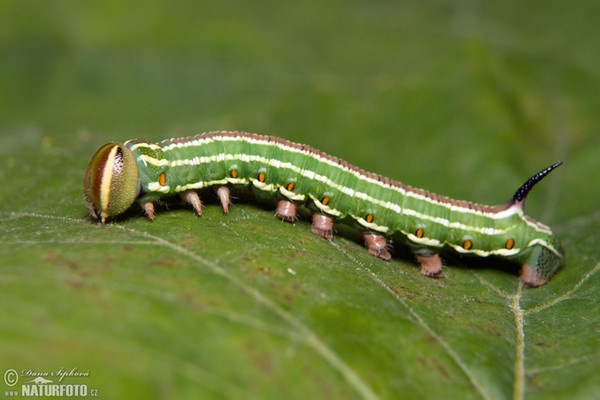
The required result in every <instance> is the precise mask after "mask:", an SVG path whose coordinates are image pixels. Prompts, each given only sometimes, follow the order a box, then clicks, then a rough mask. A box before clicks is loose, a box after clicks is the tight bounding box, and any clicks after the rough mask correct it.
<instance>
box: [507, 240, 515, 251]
mask: <svg viewBox="0 0 600 400" xmlns="http://www.w3.org/2000/svg"><path fill="white" fill-rule="evenodd" d="M505 247H506V248H507V249H508V250H512V249H513V248H514V247H515V239H513V238H510V239H508V240H507V241H506V245H505Z"/></svg>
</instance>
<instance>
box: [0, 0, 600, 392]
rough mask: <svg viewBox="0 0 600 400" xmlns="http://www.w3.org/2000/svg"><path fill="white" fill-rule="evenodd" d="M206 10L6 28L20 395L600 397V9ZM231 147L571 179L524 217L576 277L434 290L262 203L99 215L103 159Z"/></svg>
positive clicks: (0, 127) (508, 179)
mask: <svg viewBox="0 0 600 400" xmlns="http://www.w3.org/2000/svg"><path fill="white" fill-rule="evenodd" d="M202 3H203V2H200V3H197V4H196V5H186V6H183V5H175V6H174V5H173V4H169V5H167V4H165V5H162V4H160V3H157V4H153V5H151V6H150V5H147V4H146V3H138V4H136V3H130V5H123V4H121V2H116V1H113V2H110V1H109V2H104V3H103V4H102V5H91V3H89V4H88V3H81V2H53V4H52V6H51V7H50V6H49V7H48V8H47V9H44V10H42V9H41V8H40V4H38V3H26V2H5V3H3V4H2V6H0V7H1V11H2V14H1V15H2V19H3V21H0V22H2V24H1V25H2V28H1V30H0V46H1V50H2V54H3V62H2V63H1V64H0V83H1V84H2V87H4V88H5V89H3V90H2V93H1V94H0V156H1V157H0V159H1V161H0V163H1V164H0V165H1V166H2V168H0V242H1V243H2V247H1V248H0V306H1V307H2V317H1V318H0V339H1V340H0V373H2V374H4V373H5V371H9V370H11V369H14V370H15V371H17V373H18V374H20V375H21V376H20V377H19V382H18V384H17V385H15V386H14V387H9V386H8V385H7V384H6V382H3V381H0V385H3V386H2V388H3V389H4V391H5V395H6V396H9V395H11V394H12V393H13V392H12V391H14V390H16V391H18V393H19V394H21V392H20V390H21V385H23V384H26V382H28V381H31V380H32V379H33V376H22V375H23V372H24V371H25V372H26V371H28V370H31V371H33V372H38V373H43V372H52V371H58V370H60V369H61V368H64V369H65V370H69V371H70V370H72V369H73V368H77V370H78V371H79V372H89V375H88V376H82V377H65V378H64V379H63V381H62V382H61V383H65V384H85V385H87V386H88V388H89V389H88V390H89V391H90V393H91V390H92V389H97V390H98V394H99V396H100V397H101V398H149V397H150V398H152V397H154V398H215V399H222V398H250V399H253V398H255V399H263V398H302V399H305V398H456V399H463V398H484V399H508V398H513V399H523V398H543V399H562V398H594V397H597V396H598V393H599V390H600V384H599V383H598V382H600V340H599V339H600V323H599V315H600V304H599V300H598V299H599V298H600V292H599V291H600V289H599V288H600V274H599V270H600V250H598V246H597V243H598V241H599V240H600V232H599V229H598V227H599V226H600V209H598V201H597V199H598V196H599V194H600V189H599V188H598V185H596V181H597V179H598V172H599V171H600V157H598V154H600V135H598V131H599V129H598V128H599V127H600V117H598V115H597V109H598V100H597V93H598V92H599V89H600V84H599V83H600V80H599V79H598V78H599V77H598V72H597V71H598V68H597V66H598V65H599V61H600V54H598V52H597V51H595V47H594V43H595V42H594V40H592V38H593V37H595V36H594V34H596V36H597V34H598V28H597V23H596V22H595V19H596V15H597V11H598V10H597V6H594V5H589V6H586V5H585V3H583V2H577V3H569V4H568V5H565V6H564V7H565V8H564V9H563V8H561V6H558V5H552V4H547V3H545V2H544V3H540V4H535V3H523V4H521V3H519V2H514V4H512V3H510V2H509V3H502V4H496V5H493V4H492V3H490V4H489V5H485V4H479V3H468V2H463V3H462V4H458V5H456V4H454V3H453V2H448V3H447V4H446V3H444V2H431V3H422V2H415V3H411V2H405V3H403V4H396V3H395V2H390V3H386V2H381V3H379V4H376V5H375V4H368V3H365V4H360V3H351V4H350V3H348V4H346V3H340V4H337V3H334V2H320V4H319V5H318V7H317V6H316V5H315V6H309V5H298V6H295V7H291V6H284V5H282V4H280V3H279V2H263V3H254V2H253V3H248V4H247V5H246V4H237V3H235V2H228V1H224V2H218V4H216V3H214V2H211V3H208V2H207V3H206V4H202ZM34 4H35V7H34V6H33V5H34ZM27 5H29V6H31V7H30V8H28V7H27ZM213 129H243V130H251V131H257V132H259V133H265V134H277V135H280V136H283V137H286V138H288V139H292V140H296V141H300V142H306V143H309V144H311V145H313V146H315V147H317V148H320V149H322V150H325V151H328V152H330V153H332V154H335V155H337V156H340V157H343V158H345V159H347V160H348V161H350V162H352V163H354V164H357V165H359V166H361V167H363V168H367V169H369V170H372V171H375V172H379V173H382V174H384V175H387V176H390V177H392V178H395V179H400V180H402V181H404V182H406V183H409V184H413V185H416V186H420V187H425V188H427V189H431V190H434V191H435V192H439V193H443V194H446V195H451V196H453V197H458V198H465V199H469V200H474V201H479V202H485V203H500V202H503V201H505V200H506V199H508V198H509V197H510V195H511V194H512V192H513V191H514V190H515V189H516V188H517V187H518V186H519V185H520V184H521V183H522V182H523V181H524V180H525V179H526V178H527V177H529V176H530V175H531V174H533V173H534V172H536V171H537V170H539V169H541V168H542V167H544V166H545V165H547V164H550V163H551V162H553V161H555V160H557V159H563V160H564V161H565V166H563V167H561V169H560V170H557V171H556V172H553V173H552V176H550V177H548V178H546V179H545V180H544V182H542V183H541V184H540V185H539V188H536V189H535V190H534V191H533V193H532V195H531V198H530V199H528V204H527V211H528V212H529V213H530V214H531V215H532V216H533V217H535V218H538V219H540V220H542V221H544V222H546V223H548V224H550V225H551V226H552V227H553V228H554V230H555V231H556V232H557V234H558V235H559V237H561V239H562V241H563V245H564V247H565V249H566V251H567V254H568V258H567V261H566V263H565V266H564V268H563V269H562V270H561V271H560V272H559V273H558V274H557V275H556V277H555V278H553V279H552V280H551V281H550V282H549V283H548V284H547V285H546V286H544V287H541V288H538V289H527V288H524V287H522V285H521V284H520V283H519V281H518V278H517V274H516V271H513V270H506V268H505V267H506V266H505V265H503V264H501V263H495V262H490V260H464V259H460V258H458V257H455V258H451V259H449V261H448V266H447V268H446V270H445V274H446V278H445V279H440V280H432V279H427V278H424V277H422V276H421V275H420V274H419V273H418V269H417V267H416V265H415V264H414V262H413V261H412V260H411V259H410V257H404V256H402V254H400V255H399V256H398V257H397V258H395V259H393V260H392V261H391V262H389V263H386V262H383V261H381V260H378V259H375V258H373V257H371V256H369V255H368V254H367V253H366V251H365V250H364V249H363V248H362V246H361V245H360V243H357V242H356V236H355V235H354V233H353V232H351V231H346V230H344V229H341V227H340V232H339V233H340V234H339V235H338V236H336V237H335V238H334V240H333V241H331V242H328V241H325V240H323V239H320V238H318V237H316V236H314V235H312V234H311V233H310V227H309V225H308V223H307V222H306V221H305V220H304V219H302V220H300V221H298V222H297V223H294V224H288V223H282V222H280V221H278V220H277V219H276V218H275V217H274V216H273V213H272V211H271V210H272V208H271V206H270V205H265V204H260V203H259V204H256V203H254V202H252V201H251V198H250V202H246V201H243V200H242V199H239V200H238V201H236V203H235V204H234V206H233V207H232V209H231V212H230V214H229V215H226V216H225V215H223V214H222V211H221V210H220V208H219V207H218V206H217V205H215V204H214V203H213V204H207V206H206V208H205V213H204V216H203V217H201V218H197V217H195V216H194V214H193V212H192V210H190V209H189V207H186V206H183V205H181V204H179V203H178V202H176V201H173V202H168V203H167V204H166V205H163V206H162V207H159V211H158V215H157V219H156V221H154V222H150V221H148V220H147V219H145V218H144V217H143V215H142V213H141V212H139V211H137V210H134V211H132V212H131V213H129V214H127V215H126V216H124V217H123V218H121V219H119V220H117V221H116V222H114V223H111V224H107V225H105V226H102V225H98V224H95V223H93V222H92V221H91V219H90V218H89V217H87V216H86V211H85V207H84V204H83V196H82V187H81V184H82V179H83V172H84V170H85V167H86V164H87V162H88V160H89V158H90V157H91V155H92V154H93V152H94V151H95V150H96V148H97V147H98V146H99V145H101V144H102V143H104V142H105V141H108V140H125V139H129V138H133V137H136V136H137V137H142V136H143V137H146V138H149V139H152V140H159V139H161V138H164V137H167V136H173V135H187V134H193V133H199V132H201V131H204V130H213ZM244 200H247V199H244ZM400 250H401V249H400ZM399 253H402V252H401V251H400V252H399ZM9 377H10V376H9ZM46 378H48V379H51V380H53V381H55V383H56V381H58V378H56V377H53V376H47V377H46ZM0 393H1V392H0Z"/></svg>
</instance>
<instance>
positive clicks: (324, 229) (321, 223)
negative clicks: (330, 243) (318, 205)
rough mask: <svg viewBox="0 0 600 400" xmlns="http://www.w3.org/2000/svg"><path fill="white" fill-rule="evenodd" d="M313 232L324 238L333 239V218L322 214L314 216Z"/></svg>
mask: <svg viewBox="0 0 600 400" xmlns="http://www.w3.org/2000/svg"><path fill="white" fill-rule="evenodd" d="M311 231H312V233H314V234H316V235H319V236H321V237H322V238H325V239H327V240H331V238H333V218H331V217H330V216H329V215H325V214H321V213H316V214H313V216H312V227H311Z"/></svg>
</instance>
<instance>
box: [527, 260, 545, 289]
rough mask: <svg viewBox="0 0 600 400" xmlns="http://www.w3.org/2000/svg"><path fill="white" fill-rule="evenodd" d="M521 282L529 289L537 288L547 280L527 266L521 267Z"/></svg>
mask: <svg viewBox="0 0 600 400" xmlns="http://www.w3.org/2000/svg"><path fill="white" fill-rule="evenodd" d="M521 280H522V281H523V283H524V284H525V285H527V286H529V287H539V286H542V285H545V284H546V282H548V278H546V277H544V276H542V275H541V274H540V273H539V272H538V271H536V269H535V268H532V267H531V266H529V265H528V264H525V265H523V268H522V269H521Z"/></svg>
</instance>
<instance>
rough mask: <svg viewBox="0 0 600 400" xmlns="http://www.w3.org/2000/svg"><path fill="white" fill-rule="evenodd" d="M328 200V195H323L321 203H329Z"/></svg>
mask: <svg viewBox="0 0 600 400" xmlns="http://www.w3.org/2000/svg"><path fill="white" fill-rule="evenodd" d="M329 200H331V199H330V198H329V197H327V196H325V197H323V200H321V204H323V205H324V206H326V205H327V204H329Z"/></svg>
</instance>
